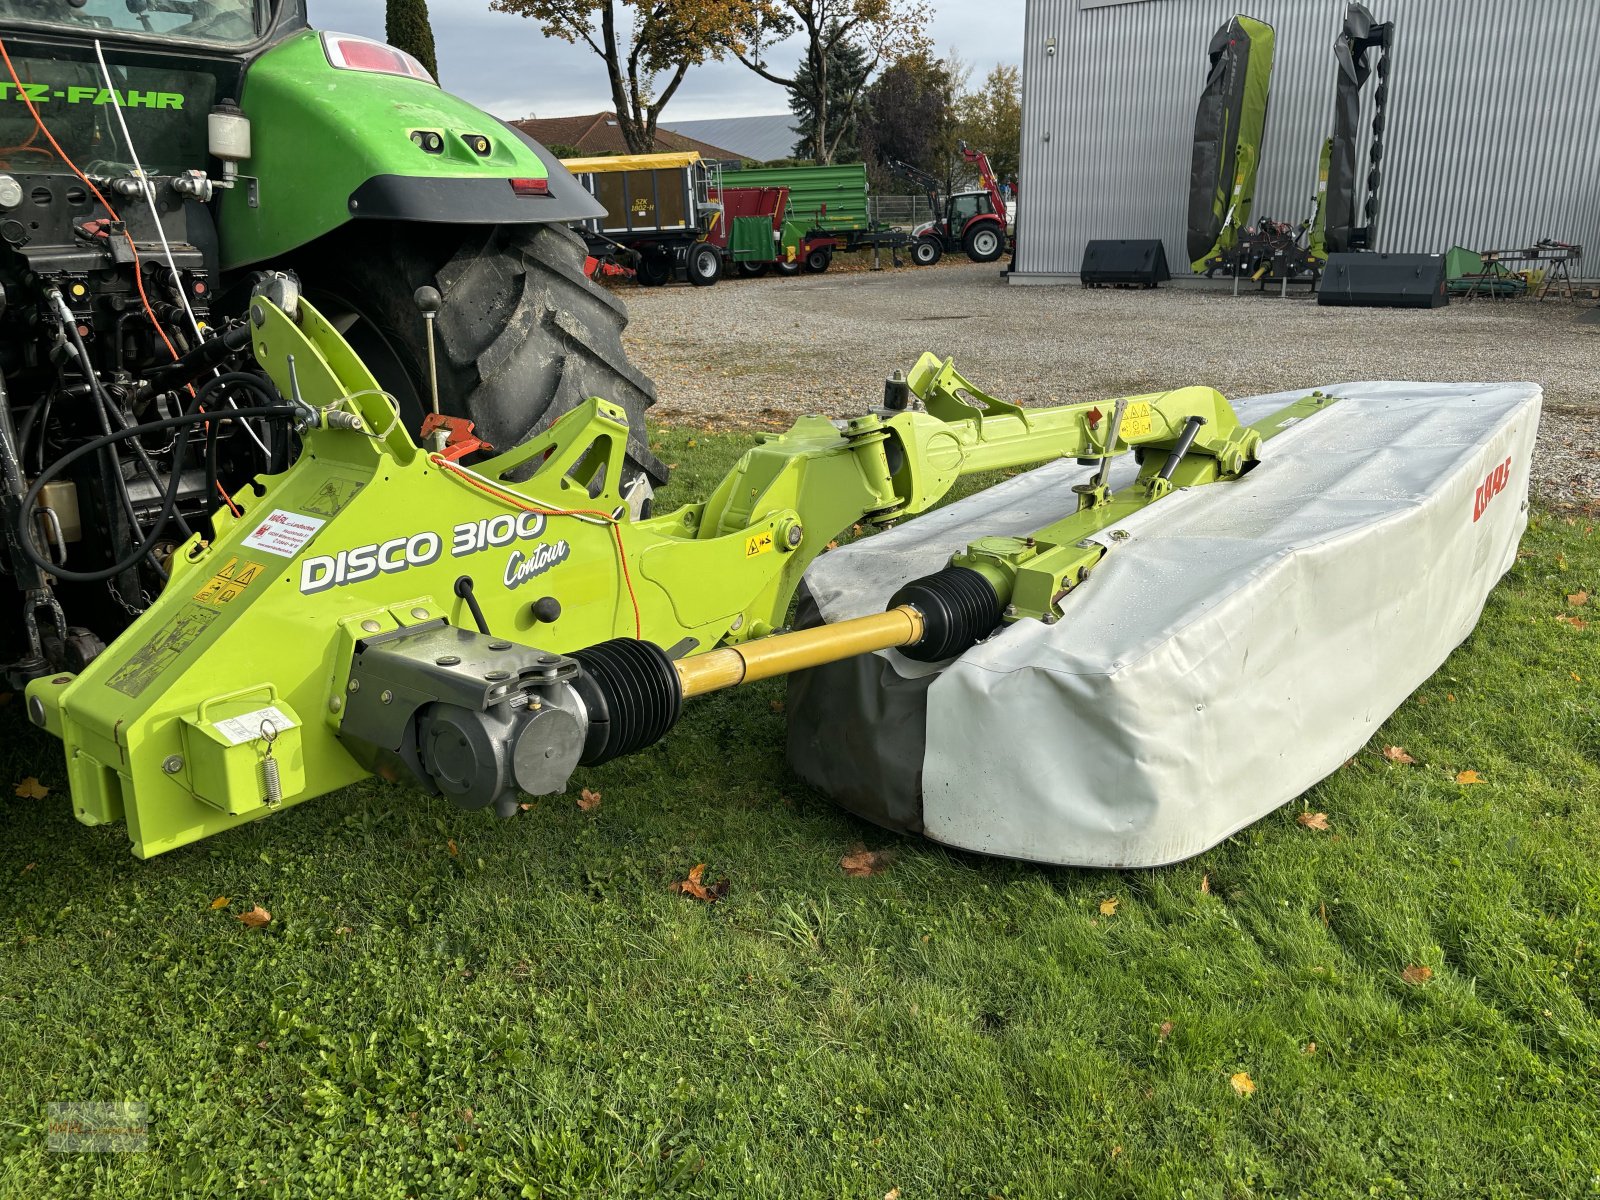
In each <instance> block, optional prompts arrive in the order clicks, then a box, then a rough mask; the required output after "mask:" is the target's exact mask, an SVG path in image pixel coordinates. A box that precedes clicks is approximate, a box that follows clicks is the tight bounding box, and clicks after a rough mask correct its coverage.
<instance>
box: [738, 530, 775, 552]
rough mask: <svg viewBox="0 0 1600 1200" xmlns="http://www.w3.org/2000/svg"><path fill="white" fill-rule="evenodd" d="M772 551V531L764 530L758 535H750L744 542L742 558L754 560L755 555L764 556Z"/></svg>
mask: <svg viewBox="0 0 1600 1200" xmlns="http://www.w3.org/2000/svg"><path fill="white" fill-rule="evenodd" d="M771 549H772V530H770V529H766V530H763V531H762V532H760V533H752V534H751V535H750V536H749V537H747V538H745V540H744V556H745V557H746V558H754V557H755V556H756V555H757V554H765V553H767V551H769V550H771Z"/></svg>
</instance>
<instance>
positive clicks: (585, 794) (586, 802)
mask: <svg viewBox="0 0 1600 1200" xmlns="http://www.w3.org/2000/svg"><path fill="white" fill-rule="evenodd" d="M599 807H600V793H599V792H594V791H590V790H589V789H588V788H584V789H583V790H581V791H580V792H579V793H578V808H579V810H580V811H582V812H593V811H594V810H595V809H597V808H599Z"/></svg>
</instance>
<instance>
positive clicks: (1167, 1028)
mask: <svg viewBox="0 0 1600 1200" xmlns="http://www.w3.org/2000/svg"><path fill="white" fill-rule="evenodd" d="M1171 1036H1172V1022H1171V1021H1163V1022H1161V1028H1160V1029H1158V1030H1156V1040H1157V1041H1161V1042H1164V1041H1166V1040H1167V1039H1168V1038H1169V1037H1171Z"/></svg>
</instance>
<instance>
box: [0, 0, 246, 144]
mask: <svg viewBox="0 0 1600 1200" xmlns="http://www.w3.org/2000/svg"><path fill="white" fill-rule="evenodd" d="M3 2H4V0H0V3H3ZM106 57H107V58H108V59H109V60H110V62H109V64H108V65H109V66H110V68H111V78H112V80H113V82H114V83H115V84H116V89H117V91H116V98H117V99H118V100H120V101H121V104H122V115H123V118H124V120H126V121H127V123H128V132H129V134H131V135H132V137H133V141H134V145H135V146H136V147H138V150H139V158H140V160H141V161H142V162H143V163H144V166H145V169H146V170H147V171H151V172H154V173H156V174H173V173H175V172H178V171H187V170H193V169H198V170H205V169H206V167H207V163H208V159H207V152H206V120H205V115H206V113H207V112H208V111H209V110H210V108H211V106H212V104H213V103H214V102H215V99H216V91H217V84H216V80H215V79H214V78H212V77H211V76H210V75H208V74H202V73H200V72H196V71H181V70H168V69H165V68H157V67H130V66H124V65H121V64H119V63H118V62H117V61H116V59H115V57H113V55H112V54H111V53H109V52H108V53H107V55H106ZM11 61H12V63H13V64H14V65H15V67H16V69H17V77H18V78H19V79H20V80H21V81H22V90H21V91H20V92H19V91H18V89H17V85H16V84H15V83H13V82H12V80H11V76H10V74H9V73H8V72H7V71H6V70H5V67H4V65H3V64H0V170H5V171H10V172H58V171H64V170H66V166H65V164H63V163H62V162H61V161H60V160H59V159H58V158H57V157H56V154H55V151H54V150H52V149H51V147H50V142H49V139H47V138H45V137H44V136H43V135H42V134H41V133H40V132H39V130H38V127H37V125H35V124H34V119H33V115H32V113H30V112H29V111H28V105H27V104H26V103H24V100H28V101H32V103H33V108H34V111H35V112H37V113H38V114H39V119H40V120H42V121H43V122H44V124H45V128H46V129H48V130H49V131H50V136H51V137H53V138H55V140H56V141H57V142H58V143H59V144H60V146H61V148H62V149H63V150H65V151H66V152H67V153H68V154H69V155H71V156H72V158H73V159H74V161H76V162H77V164H78V166H79V167H81V168H83V170H85V171H88V172H89V173H90V174H93V175H123V174H126V173H127V172H128V171H129V170H131V169H132V166H133V159H132V157H131V156H130V155H129V154H128V148H127V144H126V143H125V142H124V141H123V139H122V130H121V128H120V127H119V126H118V125H117V115H116V113H114V112H113V111H112V110H111V106H112V95H111V92H110V90H108V89H107V88H106V86H105V84H104V81H103V80H102V79H101V76H100V66H99V64H98V63H96V62H93V61H89V62H70V61H68V60H66V59H41V58H25V57H23V56H22V55H20V54H13V55H12V56H11Z"/></svg>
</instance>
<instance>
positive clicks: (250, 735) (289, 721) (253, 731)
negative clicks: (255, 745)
mask: <svg viewBox="0 0 1600 1200" xmlns="http://www.w3.org/2000/svg"><path fill="white" fill-rule="evenodd" d="M294 727H295V720H294V718H293V717H291V716H289V715H287V714H286V713H285V712H284V711H283V710H282V709H281V708H279V707H278V706H277V705H275V704H269V705H267V707H265V708H258V709H256V710H255V712H247V713H244V714H243V715H242V716H237V717H227V718H224V719H223V720H221V721H213V722H211V728H213V729H215V730H216V731H217V732H218V733H220V734H221V735H222V736H223V737H225V738H226V739H227V740H228V745H230V746H239V745H242V744H243V743H245V742H253V741H255V740H256V739H257V738H261V737H265V736H268V733H269V731H270V736H271V737H277V736H278V735H279V734H280V733H282V732H283V731H284V730H285V729H293V728H294Z"/></svg>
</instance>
